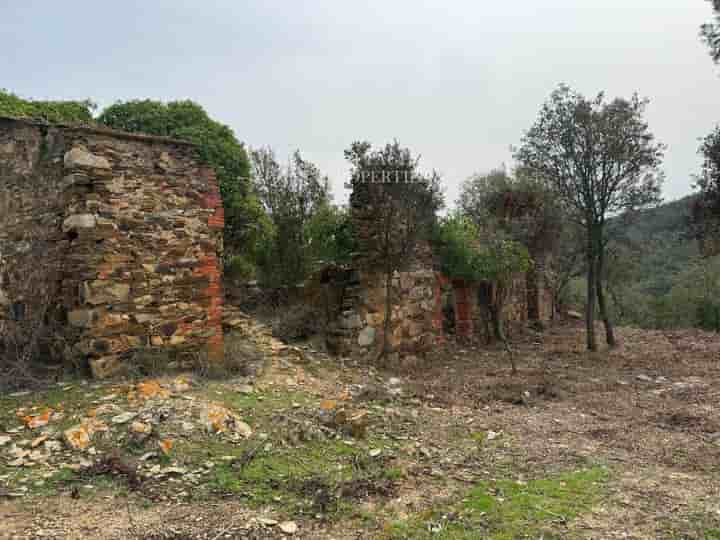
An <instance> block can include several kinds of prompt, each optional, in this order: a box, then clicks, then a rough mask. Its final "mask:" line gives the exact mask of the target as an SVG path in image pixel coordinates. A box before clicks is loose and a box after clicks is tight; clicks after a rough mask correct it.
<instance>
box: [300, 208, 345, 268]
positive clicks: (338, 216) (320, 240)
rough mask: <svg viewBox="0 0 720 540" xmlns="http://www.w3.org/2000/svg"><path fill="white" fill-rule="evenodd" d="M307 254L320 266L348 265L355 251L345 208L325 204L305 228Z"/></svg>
mask: <svg viewBox="0 0 720 540" xmlns="http://www.w3.org/2000/svg"><path fill="white" fill-rule="evenodd" d="M305 238H306V239H307V244H308V252H309V253H310V256H311V257H312V259H313V261H316V262H318V263H321V264H349V263H350V262H351V261H352V254H353V252H354V250H355V234H354V231H353V227H352V222H351V220H350V212H349V211H348V209H347V208H346V207H341V206H335V205H332V204H326V205H324V206H321V207H320V208H318V210H317V211H316V212H315V213H314V214H313V215H312V216H311V217H310V220H309V221H308V223H307V225H306V226H305Z"/></svg>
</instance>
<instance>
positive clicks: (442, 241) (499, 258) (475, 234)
mask: <svg viewBox="0 0 720 540" xmlns="http://www.w3.org/2000/svg"><path fill="white" fill-rule="evenodd" d="M434 243H435V246H436V250H435V251H436V254H437V256H438V258H439V260H440V268H441V270H442V272H443V273H444V274H445V275H446V276H448V277H450V278H452V279H462V280H464V281H466V282H468V283H474V284H477V285H480V287H479V288H478V296H479V297H478V304H479V305H480V307H482V308H483V309H485V310H486V312H487V316H488V318H489V320H490V322H491V324H492V328H493V334H494V336H495V338H496V339H497V340H499V341H500V342H502V343H503V345H504V346H505V348H506V349H507V351H508V354H509V355H510V361H511V364H512V371H513V374H515V373H516V372H517V367H516V365H515V361H514V356H513V354H512V351H511V350H510V347H509V345H508V341H507V337H506V335H505V329H504V320H505V307H506V305H507V301H508V299H509V295H510V292H511V290H512V284H513V280H514V279H515V278H516V277H517V275H518V274H521V273H524V272H527V271H528V269H529V268H530V267H531V265H532V260H531V258H530V254H529V252H528V250H527V248H526V247H525V246H523V245H522V244H521V243H520V242H517V241H514V240H510V239H507V238H504V237H503V236H502V235H498V234H492V235H491V236H489V237H488V236H484V235H483V233H482V231H481V229H480V228H479V227H478V226H477V224H475V223H474V221H473V220H472V219H471V218H469V217H468V216H467V215H464V214H463V213H462V212H455V213H453V214H450V215H449V216H448V217H446V218H444V219H443V220H441V221H440V223H439V225H438V227H437V229H436V231H435V235H434Z"/></svg>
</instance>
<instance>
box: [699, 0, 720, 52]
mask: <svg viewBox="0 0 720 540" xmlns="http://www.w3.org/2000/svg"><path fill="white" fill-rule="evenodd" d="M708 1H709V2H711V3H712V6H713V10H714V12H715V22H714V23H706V24H703V25H702V26H701V27H700V35H701V36H702V38H703V40H704V41H705V43H707V45H708V47H709V48H710V54H711V56H712V57H713V60H715V62H720V0H708Z"/></svg>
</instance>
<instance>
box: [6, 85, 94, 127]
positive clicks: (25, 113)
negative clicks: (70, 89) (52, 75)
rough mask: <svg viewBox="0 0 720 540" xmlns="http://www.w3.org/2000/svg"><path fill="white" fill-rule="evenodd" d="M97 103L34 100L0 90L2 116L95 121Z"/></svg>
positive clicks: (81, 121) (63, 121) (57, 120)
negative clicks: (93, 114)
mask: <svg viewBox="0 0 720 540" xmlns="http://www.w3.org/2000/svg"><path fill="white" fill-rule="evenodd" d="M95 107H96V105H95V104H94V103H93V102H92V101H90V100H85V101H33V100H27V99H22V98H20V97H18V96H16V95H15V94H12V93H10V92H8V91H6V90H0V116H10V117H13V118H29V119H32V120H40V121H43V122H49V123H70V124H73V123H83V124H90V123H92V122H93V117H92V111H93V110H94V109H95Z"/></svg>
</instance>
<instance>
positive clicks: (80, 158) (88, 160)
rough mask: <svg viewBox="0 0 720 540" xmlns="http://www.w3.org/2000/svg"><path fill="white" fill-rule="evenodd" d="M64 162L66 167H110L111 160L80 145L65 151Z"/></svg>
mask: <svg viewBox="0 0 720 540" xmlns="http://www.w3.org/2000/svg"><path fill="white" fill-rule="evenodd" d="M64 164H65V168H66V169H101V170H109V169H110V162H109V161H108V160H107V159H105V158H104V157H102V156H96V155H95V154H91V153H90V152H88V151H87V149H85V148H82V147H80V146H76V147H75V148H73V149H72V150H70V151H69V152H66V153H65V159H64Z"/></svg>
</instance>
